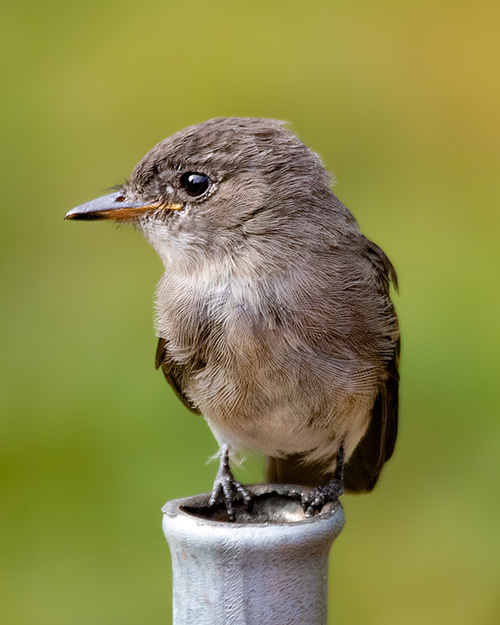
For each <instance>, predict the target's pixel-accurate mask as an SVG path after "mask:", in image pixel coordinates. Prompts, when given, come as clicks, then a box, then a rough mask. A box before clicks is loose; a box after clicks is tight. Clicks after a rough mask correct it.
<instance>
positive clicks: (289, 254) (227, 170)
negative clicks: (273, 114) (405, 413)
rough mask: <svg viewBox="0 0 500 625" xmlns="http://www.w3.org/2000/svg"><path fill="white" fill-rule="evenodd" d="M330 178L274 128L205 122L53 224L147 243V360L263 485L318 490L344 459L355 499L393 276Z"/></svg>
mask: <svg viewBox="0 0 500 625" xmlns="http://www.w3.org/2000/svg"><path fill="white" fill-rule="evenodd" d="M331 182H332V180H331V177H330V175H329V174H328V172H326V170H325V169H324V167H323V165H322V163H321V160H320V159H319V157H318V156H317V155H316V154H314V153H313V152H312V151H311V150H309V149H308V148H307V147H306V146H305V145H304V144H303V143H301V142H300V141H299V140H298V139H297V137H296V136H295V135H294V134H292V133H291V132H290V131H289V130H288V129H287V128H286V127H285V126H284V125H283V124H282V123H280V122H276V121H274V120H267V119H251V118H228V119H215V120H211V121H209V122H205V123H204V124H199V125H197V126H191V127H190V128H187V129H185V130H183V131H181V132H179V133H177V134H175V135H173V136H172V137H170V138H168V139H165V140H164V141H162V142H161V143H159V144H158V145H157V146H155V147H154V148H153V149H152V150H151V151H150V152H149V153H148V154H147V155H146V156H145V157H144V158H143V159H142V160H141V161H140V162H139V164H138V165H137V166H136V168H135V169H134V171H133V173H132V176H131V178H130V180H129V181H128V182H127V183H126V184H125V185H124V186H123V187H122V188H121V189H120V190H119V191H118V192H117V193H114V194H111V195H110V196H107V197H106V198H100V199H99V200H95V201H94V202H90V203H88V204H86V205H83V206H82V207H78V208H77V209H73V211H70V213H68V217H69V218H74V219H99V218H101V219H102V218H112V219H116V220H119V221H129V222H131V223H133V224H134V225H135V226H136V227H137V228H139V229H140V230H141V231H142V232H143V233H144V235H145V236H146V238H147V239H148V241H149V242H150V244H151V245H152V246H153V247H154V248H155V249H156V251H157V252H158V254H159V256H160V258H161V260H162V261H163V264H164V266H165V273H164V275H163V276H162V278H161V280H160V282H159V285H158V289H157V300H156V310H157V315H156V325H157V332H158V335H159V343H158V350H157V354H156V366H157V367H161V368H162V370H163V372H164V374H165V377H166V378H167V380H168V382H169V383H170V384H171V386H172V387H173V389H174V391H175V392H176V394H177V396H178V397H179V398H180V399H181V400H182V401H183V402H184V404H185V405H186V406H187V407H188V408H189V409H190V410H192V411H194V412H197V413H201V414H202V415H203V416H204V417H205V419H206V420H207V422H208V423H209V425H210V427H211V429H212V431H213V432H214V435H215V436H216V438H217V440H218V441H219V444H220V445H221V447H222V448H223V449H224V450H225V449H227V448H229V449H230V450H236V449H251V450H255V451H258V452H261V453H262V454H264V455H265V456H267V457H268V458H269V460H268V469H267V476H268V479H269V480H272V481H279V482H291V483H297V484H308V485H314V486H320V487H321V486H323V485H325V484H326V483H327V482H328V481H329V480H332V479H333V480H336V481H337V482H339V481H341V480H342V472H341V469H342V467H339V466H337V464H338V463H337V458H338V457H339V458H342V457H343V458H344V459H345V465H344V475H343V480H344V484H345V486H346V488H347V489H348V490H350V491H354V492H361V491H369V490H371V489H372V488H373V486H374V485H375V483H376V481H377V479H378V476H379V474H380V471H381V469H382V466H383V464H384V463H385V462H386V461H387V460H388V459H389V458H390V457H391V455H392V452H393V449H394V443H395V439H396V432H397V413H398V380H399V377H398V360H399V330H398V323H397V318H396V315H395V312H394V307H393V305H392V302H391V300H390V296H389V285H390V282H391V281H392V283H393V284H394V285H395V286H397V280H396V273H395V271H394V268H393V267H392V265H391V263H390V261H389V260H388V258H387V257H386V255H385V254H384V253H383V252H382V250H381V249H380V248H379V247H377V246H376V245H375V244H374V243H372V242H371V241H369V240H368V239H366V238H365V237H364V236H363V235H362V234H361V233H360V231H359V228H358V226H357V223H356V221H355V219H354V217H353V216H352V215H351V213H350V212H349V211H348V210H347V208H345V206H344V205H343V204H342V203H341V202H340V201H339V200H338V199H337V197H336V196H335V195H334V194H333V193H332V191H331ZM224 475H225V478H227V480H229V482H228V481H227V480H226V484H227V483H230V484H232V485H234V484H233V482H231V479H232V478H228V477H227V475H226V474H224ZM219 477H220V475H219ZM341 491H342V488H341V486H339V488H337V489H336V491H335V492H336V493H337V495H338V494H339V493H340V492H341ZM216 492H218V489H216ZM227 492H228V491H227V489H226V491H225V495H227ZM326 492H327V491H326V490H325V491H324V493H326ZM321 493H322V491H321V488H320V489H319V490H318V489H317V490H316V493H315V495H314V497H313V499H314V498H315V497H316V498H317V499H315V500H314V501H313V500H310V501H309V502H306V503H308V504H311V505H312V507H313V508H317V507H319V505H320V504H321V503H322V502H323V501H324V500H326V499H327V498H328V495H327V494H326V495H324V496H323V495H322V494H321ZM318 496H319V498H318ZM214 499H215V498H214ZM228 510H229V512H230V513H231V504H230V503H229V504H228Z"/></svg>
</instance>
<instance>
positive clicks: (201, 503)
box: [162, 484, 344, 540]
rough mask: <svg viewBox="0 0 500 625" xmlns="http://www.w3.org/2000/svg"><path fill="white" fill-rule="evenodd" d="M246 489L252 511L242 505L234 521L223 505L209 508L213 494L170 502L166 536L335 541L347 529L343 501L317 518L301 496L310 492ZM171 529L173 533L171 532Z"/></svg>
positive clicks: (282, 488)
mask: <svg viewBox="0 0 500 625" xmlns="http://www.w3.org/2000/svg"><path fill="white" fill-rule="evenodd" d="M245 489H247V490H248V492H249V493H250V494H251V495H252V506H251V509H249V510H247V509H246V508H245V506H244V504H243V503H242V502H237V503H236V504H235V506H234V511H235V521H233V522H230V521H229V520H228V517H227V513H226V509H225V506H224V505H223V504H220V505H218V506H214V507H209V505H208V500H209V498H210V493H203V494H201V495H195V496H193V497H186V498H184V499H175V500H172V501H168V502H167V503H166V504H165V505H164V507H163V508H162V511H163V513H164V518H163V527H164V531H165V533H170V532H174V533H178V532H179V531H181V533H184V532H186V533H193V532H194V533H198V534H199V533H201V534H206V533H209V534H214V538H215V535H219V536H222V535H227V534H232V535H233V536H235V534H239V535H240V536H241V537H242V534H244V533H246V532H245V528H247V529H249V530H251V532H252V534H253V533H255V531H257V533H258V534H259V535H260V536H261V538H263V535H264V534H267V535H269V538H270V539H271V536H274V537H276V535H277V534H278V535H279V536H280V537H281V538H284V537H285V535H287V534H289V535H293V536H295V537H296V538H298V535H303V534H306V535H308V536H309V537H310V538H312V537H313V536H314V535H316V537H317V538H319V537H320V535H321V536H323V537H326V535H329V536H330V537H331V539H332V540H333V539H334V538H335V537H336V536H337V535H338V534H339V533H340V532H341V530H342V528H343V526H344V511H343V508H342V506H341V505H340V503H339V502H335V503H329V504H326V505H325V506H324V507H323V509H322V510H321V511H320V512H319V513H318V514H316V515H315V516H314V517H306V516H305V514H304V510H303V509H302V506H301V496H302V494H303V493H307V492H308V490H309V489H307V488H306V487H302V486H289V485H284V484H251V485H245ZM169 530H170V531H169Z"/></svg>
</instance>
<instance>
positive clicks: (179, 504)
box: [163, 484, 344, 625]
mask: <svg viewBox="0 0 500 625" xmlns="http://www.w3.org/2000/svg"><path fill="white" fill-rule="evenodd" d="M245 488H246V489H248V490H249V492H250V493H252V494H253V496H254V499H253V507H252V510H250V511H246V510H245V508H244V507H243V505H242V504H241V505H239V506H238V505H237V506H236V507H235V513H236V520H235V521H234V522H232V523H231V522H227V515H226V514H225V512H224V509H223V508H215V509H214V508H209V507H208V498H209V494H203V495H196V496H194V497H188V498H186V499H177V500H174V501H169V502H167V503H166V504H165V506H164V507H163V513H164V516H163V531H164V533H165V537H166V539H167V541H168V544H169V546H170V552H171V555H172V569H173V613H174V618H173V625H326V623H327V593H328V583H327V582H328V556H329V551H330V547H331V545H332V543H333V541H334V540H335V538H336V537H337V536H338V535H339V534H340V532H341V531H342V528H343V526H344V511H343V509H342V506H341V505H340V504H339V503H336V504H328V505H327V506H325V507H324V508H323V510H322V511H321V512H320V514H318V515H316V516H315V517H313V518H306V517H305V516H304V512H303V510H302V507H301V505H300V497H301V493H302V492H303V491H307V489H305V488H301V487H293V486H286V485H269V484H256V485H252V486H245Z"/></svg>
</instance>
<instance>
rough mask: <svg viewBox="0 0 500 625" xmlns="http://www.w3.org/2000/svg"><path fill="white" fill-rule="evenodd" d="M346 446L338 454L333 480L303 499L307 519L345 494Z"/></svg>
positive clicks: (341, 447) (314, 489) (340, 448)
mask: <svg viewBox="0 0 500 625" xmlns="http://www.w3.org/2000/svg"><path fill="white" fill-rule="evenodd" d="M344 492H345V491H344V446H343V445H341V446H340V447H339V450H338V452H337V466H336V467H335V473H334V474H333V479H332V480H331V481H330V482H328V484H325V485H324V486H316V488H313V490H312V491H311V492H310V493H309V495H307V496H303V497H302V508H303V509H304V512H305V513H306V516H307V517H311V516H314V514H315V512H317V511H319V510H321V508H322V507H323V506H324V505H325V504H326V503H329V502H331V501H337V500H338V498H339V497H340V495H343V494H344Z"/></svg>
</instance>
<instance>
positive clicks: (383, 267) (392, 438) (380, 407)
mask: <svg viewBox="0 0 500 625" xmlns="http://www.w3.org/2000/svg"><path fill="white" fill-rule="evenodd" d="M364 254H365V256H366V257H367V258H368V259H369V260H370V262H371V263H372V265H373V267H374V269H375V272H376V277H377V280H378V284H379V288H380V289H381V291H382V292H383V293H384V294H385V296H386V297H387V300H388V301H389V303H390V298H389V285H390V283H391V282H392V283H393V285H394V287H395V288H396V289H397V288H398V278H397V275H396V271H395V269H394V267H393V266H392V264H391V262H390V260H389V259H388V258H387V256H386V255H385V254H384V252H383V251H382V250H381V249H380V248H379V247H378V246H377V245H375V243H373V242H372V241H369V240H368V239H365V248H364ZM386 314H387V315H390V317H391V319H392V321H393V324H394V335H393V336H392V340H393V342H394V351H393V356H392V359H391V360H390V361H388V363H387V369H386V373H387V378H386V379H385V381H384V383H383V386H382V387H381V388H380V390H379V392H378V395H377V396H376V398H375V402H374V404H373V408H372V414H371V418H370V423H369V425H368V429H367V431H366V434H365V435H364V436H363V438H362V439H361V440H360V442H359V443H358V446H357V447H356V449H355V450H354V452H353V453H352V454H351V457H350V458H349V461H348V462H347V463H346V465H345V468H344V484H345V487H346V490H348V491H351V492H367V491H370V490H372V488H373V487H374V486H375V484H376V483H377V480H378V477H379V475H380V471H381V470H382V467H383V466H384V463H385V462H387V460H389V458H390V457H391V456H392V453H393V451H394V445H395V443H396V435H397V432H398V405H399V390H398V389H399V354H400V338H399V328H398V323H397V318H396V313H395V312H394V308H393V306H392V304H390V305H389V306H388V308H387V313H386Z"/></svg>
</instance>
